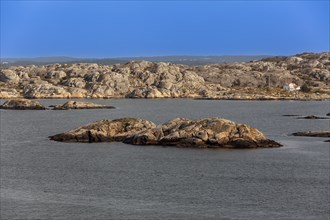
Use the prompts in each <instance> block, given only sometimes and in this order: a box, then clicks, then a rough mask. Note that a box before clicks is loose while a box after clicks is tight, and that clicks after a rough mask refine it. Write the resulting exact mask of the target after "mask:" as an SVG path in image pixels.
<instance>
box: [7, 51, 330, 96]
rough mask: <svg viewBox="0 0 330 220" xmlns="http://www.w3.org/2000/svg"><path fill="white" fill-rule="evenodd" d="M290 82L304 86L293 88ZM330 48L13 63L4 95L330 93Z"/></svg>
mask: <svg viewBox="0 0 330 220" xmlns="http://www.w3.org/2000/svg"><path fill="white" fill-rule="evenodd" d="M287 83H295V84H297V85H300V86H303V85H304V87H303V88H304V91H294V92H289V91H285V90H284V89H283V86H284V85H285V84H287ZM329 83H330V53H329V52H324V53H303V54H298V55H295V56H290V57H272V58H265V59H262V60H260V61H252V62H236V63H228V64H211V65H201V66H192V67H191V66H186V65H182V64H172V63H164V62H147V61H131V62H128V63H125V64H115V65H110V66H109V65H99V64H89V63H77V64H50V65H44V66H33V65H32V66H13V67H8V68H2V69H1V72H0V98H13V97H25V98H119V97H126V98H210V99H314V100H315V99H330V84H329Z"/></svg>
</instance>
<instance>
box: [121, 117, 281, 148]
mask: <svg viewBox="0 0 330 220" xmlns="http://www.w3.org/2000/svg"><path fill="white" fill-rule="evenodd" d="M124 142H125V143H129V144H138V145H149V144H151V145H168V146H177V147H195V148H257V147H280V146H281V145H280V144H279V143H276V142H275V141H272V140H269V139H266V138H265V136H264V135H263V134H262V133H261V132H260V131H258V130H257V129H255V128H251V127H250V126H248V125H245V124H236V123H235V122H233V121H229V120H226V119H222V118H205V119H201V120H190V119H186V118H176V119H173V120H171V121H169V122H167V123H165V124H163V125H159V126H157V127H156V128H152V129H148V130H145V131H142V132H140V133H138V134H135V135H133V136H131V137H128V138H126V139H125V141H124Z"/></svg>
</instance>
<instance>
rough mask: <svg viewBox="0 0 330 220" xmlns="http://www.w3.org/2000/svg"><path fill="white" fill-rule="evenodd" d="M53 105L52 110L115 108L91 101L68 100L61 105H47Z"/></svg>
mask: <svg viewBox="0 0 330 220" xmlns="http://www.w3.org/2000/svg"><path fill="white" fill-rule="evenodd" d="M49 107H53V110H69V109H106V108H115V107H113V106H111V105H100V104H95V103H92V102H78V101H68V102H66V103H64V104H63V105H55V106H49Z"/></svg>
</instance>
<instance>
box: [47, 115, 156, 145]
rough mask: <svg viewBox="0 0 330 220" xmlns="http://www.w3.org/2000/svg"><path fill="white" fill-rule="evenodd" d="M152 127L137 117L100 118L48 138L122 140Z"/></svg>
mask: <svg viewBox="0 0 330 220" xmlns="http://www.w3.org/2000/svg"><path fill="white" fill-rule="evenodd" d="M153 127H155V124H154V123H152V122H150V121H147V120H144V119H139V118H121V119H114V120H102V121H97V122H94V123H91V124H88V125H85V126H82V127H80V128H77V129H75V130H71V131H67V132H64V133H61V134H57V135H54V136H51V137H50V139H51V140H55V141H65V142H112V141H123V140H124V139H125V138H126V137H127V136H130V135H132V134H134V133H137V132H140V131H143V130H145V129H149V128H153Z"/></svg>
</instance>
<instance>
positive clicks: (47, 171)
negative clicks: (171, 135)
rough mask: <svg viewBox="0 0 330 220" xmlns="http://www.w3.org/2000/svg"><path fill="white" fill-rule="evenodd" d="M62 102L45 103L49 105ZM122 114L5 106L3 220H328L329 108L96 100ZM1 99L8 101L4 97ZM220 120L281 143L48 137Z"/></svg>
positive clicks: (1, 113) (294, 104) (281, 103)
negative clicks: (82, 129) (211, 144)
mask: <svg viewBox="0 0 330 220" xmlns="http://www.w3.org/2000/svg"><path fill="white" fill-rule="evenodd" d="M65 101H66V100H41V102H42V103H43V104H45V105H51V104H60V103H64V102H65ZM93 101H94V102H96V103H102V104H112V105H114V106H116V107H117V109H103V110H76V111H74V110H71V111H11V110H1V111H0V118H1V127H0V128H1V139H0V140H1V142H0V143H1V161H0V163H1V173H0V174H1V191H0V192H1V204H0V208H1V210H0V211H1V219H73V220H75V219H262V220H264V219H283V220H284V219H285V220H289V219H292V220H293V219H320V220H324V219H329V218H330V217H329V215H330V213H329V210H330V203H329V202H330V201H329V199H330V194H329V190H330V188H329V187H330V186H329V183H330V180H329V170H330V167H329V166H330V164H329V163H330V162H329V160H330V159H329V149H330V147H329V143H326V142H323V141H324V140H326V139H324V138H307V137H293V136H288V134H289V133H292V132H296V131H304V130H322V129H323V130H329V129H330V125H329V122H330V121H329V120H299V119H296V118H295V117H283V116H282V115H283V114H299V115H304V116H305V115H312V114H313V115H319V116H325V114H326V113H328V112H330V109H329V102H299V101H210V100H190V99H168V100H166V99H165V100H164V99H162V100H145V99H122V100H121V99H119V100H93ZM0 103H3V100H1V101H0ZM120 117H142V118H145V119H148V120H151V121H154V122H155V123H163V122H166V121H168V120H170V119H172V118H175V117H187V118H192V119H197V118H203V117H223V118H227V119H230V120H233V121H235V122H240V123H247V124H250V125H251V126H253V127H256V128H258V129H260V130H261V131H262V132H264V133H265V134H266V135H267V136H268V137H269V138H271V139H274V140H276V141H278V142H280V143H282V144H283V145H284V146H283V147H282V148H277V149H254V150H224V149H219V150H209V149H180V148H173V147H160V146H131V145H126V144H122V143H93V144H81V143H80V144H77V143H60V142H54V141H50V140H48V138H47V137H48V136H50V135H53V134H57V133H60V132H63V131H66V130H69V129H73V128H76V127H78V126H81V125H84V124H86V123H89V122H93V121H96V120H100V119H114V118H120Z"/></svg>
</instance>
